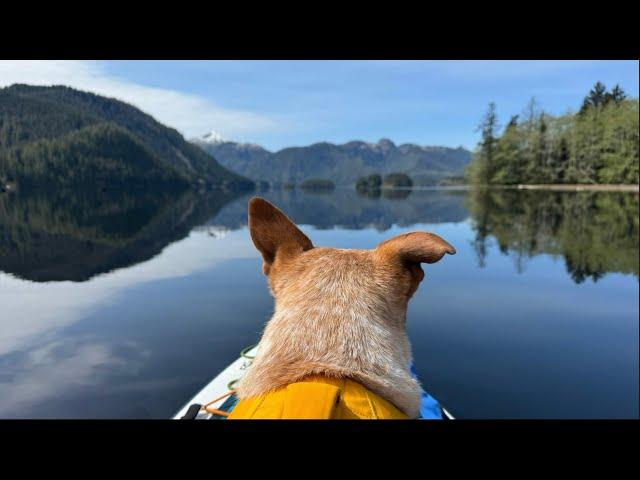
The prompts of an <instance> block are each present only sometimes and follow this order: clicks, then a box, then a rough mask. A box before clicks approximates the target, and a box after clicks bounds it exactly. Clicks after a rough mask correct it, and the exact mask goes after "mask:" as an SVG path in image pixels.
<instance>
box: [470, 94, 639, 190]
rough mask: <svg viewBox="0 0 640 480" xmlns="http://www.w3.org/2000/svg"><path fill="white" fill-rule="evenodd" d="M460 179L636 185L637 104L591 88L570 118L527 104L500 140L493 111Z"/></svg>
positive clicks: (513, 119)
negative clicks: (522, 112)
mask: <svg viewBox="0 0 640 480" xmlns="http://www.w3.org/2000/svg"><path fill="white" fill-rule="evenodd" d="M480 130H481V132H482V138H481V141H480V143H479V144H478V147H477V149H476V151H475V153H474V159H473V162H472V163H471V164H470V165H469V166H468V168H467V171H466V174H467V176H468V178H469V181H470V182H471V183H475V184H505V185H513V184H550V183H571V184H573V183H579V184H597V183H611V184H637V183H638V181H639V177H638V163H639V161H638V142H639V135H638V130H639V126H638V99H637V98H627V95H626V94H625V93H624V91H623V90H622V89H621V88H620V87H619V86H617V85H616V86H615V87H614V88H613V89H612V90H611V91H607V89H606V87H605V86H604V85H603V84H601V83H599V82H598V83H597V84H596V85H595V86H594V87H593V89H592V90H591V91H590V92H589V94H588V95H587V96H586V97H585V99H584V101H583V104H582V106H581V108H580V110H579V111H578V112H577V113H575V114H567V115H562V116H558V117H554V116H552V115H549V114H548V113H546V112H544V110H542V109H541V108H539V107H538V105H537V104H536V102H535V100H534V99H532V100H531V101H530V102H529V104H528V105H527V107H526V109H525V111H524V114H523V116H522V118H521V117H520V116H519V115H515V116H513V117H511V119H510V120H509V122H508V123H507V125H506V126H505V128H504V130H503V131H502V135H499V134H498V131H499V124H498V118H497V115H496V106H495V104H493V103H490V104H489V109H488V111H487V113H486V115H485V117H484V119H483V121H482V123H481V125H480Z"/></svg>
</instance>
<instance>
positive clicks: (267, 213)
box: [249, 197, 313, 275]
mask: <svg viewBox="0 0 640 480" xmlns="http://www.w3.org/2000/svg"><path fill="white" fill-rule="evenodd" d="M249 232H250V234H251V240H253V244H254V245H255V246H256V248H257V249H258V251H259V252H260V253H261V254H262V259H263V260H264V263H263V264H262V271H263V272H264V274H265V275H269V270H270V268H271V265H272V264H273V262H274V260H275V259H276V255H278V253H281V254H287V255H295V254H297V253H302V252H304V251H306V250H311V249H312V248H313V244H312V243H311V240H309V238H307V236H306V235H305V234H304V233H302V232H301V231H300V229H299V228H298V227H296V226H295V224H294V223H293V222H292V221H291V220H289V218H288V217H287V216H286V215H285V214H284V213H282V212H281V211H280V210H278V209H277V208H276V207H275V206H273V205H272V204H270V203H269V202H267V201H266V200H264V199H263V198H259V197H254V198H252V199H251V200H249Z"/></svg>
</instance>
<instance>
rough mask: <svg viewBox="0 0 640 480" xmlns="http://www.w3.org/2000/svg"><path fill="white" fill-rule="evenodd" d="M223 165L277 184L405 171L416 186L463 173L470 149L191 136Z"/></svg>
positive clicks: (344, 180)
mask: <svg viewBox="0 0 640 480" xmlns="http://www.w3.org/2000/svg"><path fill="white" fill-rule="evenodd" d="M191 141H192V142H193V143H194V144H196V145H198V146H200V147H201V148H202V149H203V150H205V151H206V152H208V153H209V154H211V155H212V156H213V157H215V158H216V159H217V160H218V161H219V162H220V163H221V164H222V165H223V166H225V167H227V168H229V169H230V170H233V171H235V172H237V173H239V174H241V175H244V176H246V177H248V178H251V179H252V180H255V181H261V180H265V181H268V182H270V183H272V184H275V185H282V184H286V183H293V184H299V183H301V182H303V181H305V180H309V179H328V180H332V181H333V182H334V183H335V184H337V185H352V184H354V183H355V182H356V181H357V180H358V178H360V177H362V176H365V175H371V174H374V173H378V174H381V175H385V174H389V173H406V174H407V175H409V176H410V177H411V179H412V180H413V183H414V185H430V184H434V183H438V182H439V181H441V180H442V179H445V178H451V177H462V175H463V171H464V167H465V166H466V165H467V164H468V163H469V162H470V161H471V152H469V151H468V150H465V149H464V148H462V147H459V148H447V147H422V146H419V145H413V144H409V143H407V144H403V145H395V144H394V143H393V142H392V141H391V140H388V139H381V140H380V141H379V142H378V143H366V142H361V141H352V142H348V143H345V144H343V145H335V144H332V143H327V142H322V143H315V144H313V145H309V146H306V147H291V148H285V149H283V150H279V151H277V152H271V151H269V150H266V149H265V148H262V147H261V146H259V145H255V144H247V143H235V142H231V141H228V140H224V139H223V138H222V137H220V136H219V135H218V134H216V133H215V132H212V133H210V134H207V135H205V136H203V137H202V138H199V139H194V140H191Z"/></svg>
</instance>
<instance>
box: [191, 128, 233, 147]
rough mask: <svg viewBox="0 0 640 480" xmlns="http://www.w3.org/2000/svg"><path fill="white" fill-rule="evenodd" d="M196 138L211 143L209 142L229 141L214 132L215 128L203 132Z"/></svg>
mask: <svg viewBox="0 0 640 480" xmlns="http://www.w3.org/2000/svg"><path fill="white" fill-rule="evenodd" d="M197 140H199V141H200V142H202V143H211V144H215V143H226V142H228V141H229V140H227V139H226V138H224V137H223V136H222V135H220V134H219V133H218V132H216V131H215V130H211V131H210V132H209V133H206V134H204V135H203V136H202V137H200V138H198V139H197Z"/></svg>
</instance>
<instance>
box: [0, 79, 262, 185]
mask: <svg viewBox="0 0 640 480" xmlns="http://www.w3.org/2000/svg"><path fill="white" fill-rule="evenodd" d="M2 182H16V183H18V185H19V186H25V187H28V186H38V187H41V186H53V187H60V186H87V185H90V186H95V185H96V184H97V185H108V186H117V185H120V186H123V185H127V186H131V185H139V186H146V185H151V184H153V185H156V184H163V185H165V186H171V187H176V186H187V185H189V184H207V185H210V186H214V187H228V188H246V187H251V186H252V182H251V181H249V180H247V179H246V178H243V177H242V176H240V175H238V174H236V173H233V172H230V171H229V170H227V169H226V168H224V167H223V166H221V165H220V164H219V163H218V162H217V161H216V160H215V159H214V158H211V156H210V155H207V154H206V153H205V152H203V151H202V150H201V149H200V148H198V147H197V146H195V145H193V144H192V143H190V142H187V141H185V139H184V138H183V137H182V135H180V134H179V133H178V132H177V131H176V130H174V129H172V128H168V127H166V126H164V125H162V124H160V123H159V122H157V121H156V120H155V119H154V118H153V117H151V116H150V115H147V114H146V113H144V112H142V111H140V110H138V109H137V108H135V107H133V106H131V105H128V104H126V103H124V102H121V101H119V100H115V99H112V98H106V97H102V96H99V95H95V94H92V93H88V92H82V91H79V90H74V89H72V88H69V87H64V86H52V87H35V86H30V85H18V84H16V85H12V86H10V87H6V88H3V89H0V183H2Z"/></svg>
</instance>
